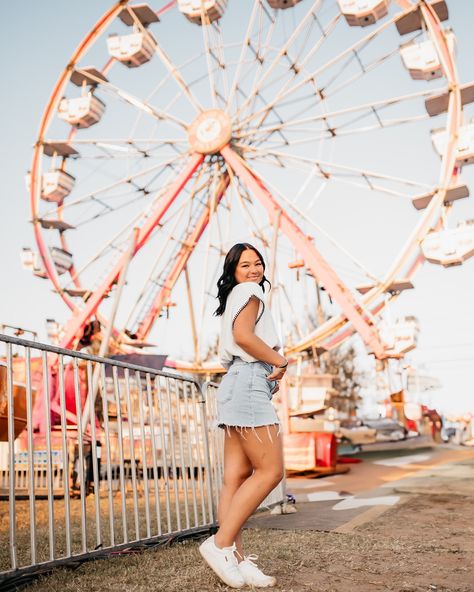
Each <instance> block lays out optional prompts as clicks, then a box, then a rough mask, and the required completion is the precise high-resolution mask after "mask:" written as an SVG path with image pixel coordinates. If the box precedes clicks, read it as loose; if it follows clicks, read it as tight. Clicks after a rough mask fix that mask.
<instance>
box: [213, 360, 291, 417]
mask: <svg viewBox="0 0 474 592" xmlns="http://www.w3.org/2000/svg"><path fill="white" fill-rule="evenodd" d="M272 370H273V366H271V365H270V364H267V363H266V362H260V361H257V362H245V361H244V360H242V359H240V358H234V359H233V361H232V364H231V365H230V366H229V369H228V371H227V374H225V375H224V377H223V378H222V381H221V383H220V385H219V388H218V389H217V425H218V426H219V427H221V428H225V427H242V428H256V427H260V426H266V425H274V424H278V425H279V424H280V420H279V419H278V415H277V413H276V410H275V408H274V406H273V404H272V396H273V395H272V390H273V389H274V388H275V386H276V384H277V382H276V380H268V379H267V375H268V374H270V373H271V372H272Z"/></svg>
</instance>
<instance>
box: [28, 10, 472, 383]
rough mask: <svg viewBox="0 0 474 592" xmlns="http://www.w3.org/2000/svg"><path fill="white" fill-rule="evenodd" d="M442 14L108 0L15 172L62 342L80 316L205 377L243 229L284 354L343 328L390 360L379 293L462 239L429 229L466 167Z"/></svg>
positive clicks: (445, 255) (37, 269)
mask: <svg viewBox="0 0 474 592" xmlns="http://www.w3.org/2000/svg"><path fill="white" fill-rule="evenodd" d="M447 19H448V9H447V5H446V3H445V2H444V1H441V0H433V1H432V2H425V1H421V2H411V1H409V0H398V1H397V2H395V1H393V2H390V0H338V1H332V0H315V1H314V0H301V1H300V0H256V1H251V0H241V1H239V2H236V1H233V2H227V1H225V0H214V1H213V0H178V1H177V2H176V1H175V2H168V3H163V2H156V3H150V4H131V3H128V2H124V1H121V2H117V3H116V4H114V5H113V6H112V7H111V8H110V9H109V10H108V11H107V12H106V13H105V14H104V15H103V16H102V18H101V19H100V20H99V21H98V22H97V23H96V24H95V25H94V26H93V27H91V30H90V32H89V33H88V34H87V35H86V36H85V38H84V39H83V40H82V41H81V43H80V44H79V46H78V48H77V50H76V51H75V53H74V55H73V56H72V57H71V58H70V60H69V61H68V64H67V66H66V68H65V69H64V71H63V72H62V73H61V74H60V77H59V80H58V82H57V84H56V86H55V87H54V89H53V92H52V94H51V97H50V99H49V101H48V104H47V106H46V109H45V112H44V115H43V118H42V120H41V123H40V129H39V133H38V138H37V142H36V144H35V149H34V154H33V161H32V165H31V171H30V175H29V181H30V202H31V213H32V220H33V227H34V236H35V240H36V244H37V249H38V251H37V252H35V251H33V250H31V249H25V250H24V252H23V262H24V265H25V266H26V267H28V268H30V269H31V270H32V271H33V273H35V275H37V276H39V277H42V278H44V280H45V281H49V282H51V283H52V285H53V287H54V290H55V291H56V292H57V294H58V295H59V296H60V297H61V298H62V299H63V301H64V302H65V304H66V305H67V307H68V308H69V309H70V318H69V321H68V322H67V324H66V325H65V327H64V332H63V334H62V337H61V342H60V344H61V345H62V346H64V347H73V348H74V347H77V343H78V339H79V338H80V337H81V335H82V333H83V331H84V327H85V325H86V324H87V323H89V322H90V321H91V320H92V319H93V318H98V319H99V320H100V322H101V323H102V325H103V326H108V324H110V325H112V324H113V332H112V333H113V338H114V340H115V342H116V343H117V344H118V346H119V347H120V348H122V349H123V351H131V350H134V349H136V348H138V347H144V346H147V345H149V344H153V345H155V346H156V347H157V348H158V349H159V350H160V351H162V352H166V353H167V354H168V361H167V365H168V366H170V367H175V368H178V369H181V370H193V371H194V372H210V371H218V370H219V368H220V366H219V364H218V362H217V361H216V360H215V359H209V356H208V355H206V354H207V352H209V351H210V349H211V348H212V345H213V343H214V340H215V339H216V336H217V334H218V326H219V325H218V323H219V321H218V319H216V318H215V317H213V316H212V313H213V311H214V310H215V308H216V307H217V301H216V281H217V278H218V276H219V273H220V270H221V269H222V263H223V257H224V256H225V253H226V252H227V250H228V249H229V248H230V246H232V244H234V243H235V242H243V241H248V242H251V243H253V244H255V246H256V247H257V248H259V249H260V250H261V251H262V252H263V253H264V257H265V261H266V264H267V269H266V275H267V277H268V278H269V279H270V281H271V283H272V286H273V287H272V290H271V292H270V297H269V304H270V305H271V307H272V311H273V313H274V316H275V319H276V320H277V324H278V329H279V331H280V336H281V340H282V343H284V344H285V347H286V353H287V354H288V355H292V354H296V353H298V352H309V351H324V350H328V349H331V348H334V347H336V346H338V345H339V344H340V343H342V342H343V341H344V340H345V339H347V338H348V337H349V336H350V335H352V334H353V333H354V332H355V331H357V332H359V334H360V335H361V337H362V339H363V340H364V341H365V343H366V344H367V347H368V349H369V351H371V352H373V353H374V354H375V355H376V357H378V358H380V359H383V358H386V357H389V356H396V355H399V354H400V353H401V352H402V351H403V350H402V349H400V347H399V346H398V345H397V340H396V339H395V340H393V341H392V343H387V340H386V339H384V338H383V336H382V335H381V333H380V331H379V329H378V319H379V316H380V314H381V313H382V311H383V310H384V308H385V307H386V306H387V304H388V303H389V302H391V301H392V300H393V299H394V298H397V297H398V296H399V295H400V294H401V293H402V292H403V291H404V290H406V289H410V288H413V286H414V284H413V281H412V280H413V276H414V274H415V272H416V270H417V268H418V267H419V266H420V265H421V264H422V263H423V262H424V261H425V260H427V259H428V260H429V261H431V262H434V263H442V264H444V265H450V264H453V263H460V262H462V261H463V260H465V259H466V258H467V257H468V256H470V255H471V254H472V252H474V246H473V245H474V243H473V227H472V225H470V224H467V223H466V224H464V225H461V226H460V228H454V229H453V228H448V227H447V215H448V214H449V212H450V210H451V209H452V207H453V203H454V201H455V200H457V199H460V198H464V197H467V196H468V194H469V192H468V190H467V188H466V186H465V185H463V183H462V181H461V178H460V172H461V169H462V167H463V166H464V165H465V164H469V163H471V162H473V161H474V126H473V125H471V124H469V123H466V122H465V121H464V119H463V117H464V116H463V105H467V104H468V103H470V102H472V101H473V100H474V90H473V89H474V87H473V85H464V86H460V84H459V81H458V77H457V72H456V64H455V37H454V33H453V32H452V31H451V30H450V29H449V28H448V27H447V26H445V24H444V21H446V20H447ZM433 148H434V150H433ZM448 235H449V236H448ZM447 240H448V242H449V245H450V246H449V248H448V247H446V241H447ZM453 245H454V246H453ZM119 286H120V291H119ZM122 288H123V289H122ZM111 319H112V322H111V321H110V320H111Z"/></svg>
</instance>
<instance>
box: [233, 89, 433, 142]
mask: <svg viewBox="0 0 474 592" xmlns="http://www.w3.org/2000/svg"><path fill="white" fill-rule="evenodd" d="M436 92H437V91H434V90H432V89H430V90H423V91H419V92H416V93H411V94H407V95H400V96H396V97H388V98H386V99H380V100H377V101H369V102H366V103H362V104H360V105H353V106H351V107H346V108H345V109H337V110H336V111H327V112H325V113H319V114H317V115H312V116H311V117H304V118H302V119H296V118H288V119H285V121H282V122H281V123H278V124H273V125H268V126H263V127H259V126H255V127H254V128H252V129H247V130H245V131H242V132H239V131H237V132H236V133H235V134H234V136H235V137H236V138H239V139H242V138H249V137H253V138H255V137H257V138H258V136H259V135H265V136H266V138H268V137H270V135H271V134H272V133H274V132H275V131H279V130H283V129H285V130H288V129H289V128H293V127H303V130H304V131H305V132H307V131H308V124H310V123H317V122H326V121H328V120H329V119H334V118H337V117H341V116H344V115H348V114H350V113H357V112H358V111H368V113H367V115H373V113H374V110H377V111H378V110H382V109H384V108H387V107H391V106H392V105H398V104H400V103H403V102H407V101H412V100H414V99H419V98H422V97H427V96H430V95H432V94H433V93H436ZM438 92H439V89H438ZM344 125H347V124H342V126H341V127H343V126H344ZM336 129H340V128H336ZM269 134H270V135H269ZM266 138H265V139H266Z"/></svg>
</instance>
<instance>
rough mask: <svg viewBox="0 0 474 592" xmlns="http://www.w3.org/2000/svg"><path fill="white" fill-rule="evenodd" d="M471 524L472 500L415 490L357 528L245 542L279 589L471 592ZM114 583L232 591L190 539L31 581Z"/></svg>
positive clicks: (179, 591)
mask: <svg viewBox="0 0 474 592" xmlns="http://www.w3.org/2000/svg"><path fill="white" fill-rule="evenodd" d="M315 507H316V506H315ZM473 524H474V508H473V504H472V498H471V499H470V498H466V497H462V496H450V497H449V498H447V497H445V498H443V497H442V496H424V497H423V498H421V497H419V496H416V497H413V498H410V499H409V500H408V502H407V503H405V504H402V505H400V506H397V507H394V508H392V509H390V510H388V511H387V512H385V513H384V514H383V515H382V516H380V517H379V518H378V519H377V520H375V521H374V522H372V523H368V524H366V525H365V526H363V527H360V528H359V529H357V530H356V531H353V532H351V533H345V534H338V533H334V532H316V531H310V530H308V531H291V530H290V531H281V530H257V529H254V530H248V531H246V533H245V542H246V547H247V549H249V551H251V552H252V553H256V554H258V555H259V556H260V560H261V565H262V566H263V567H264V569H266V570H267V571H268V572H269V573H272V574H274V575H276V576H277V578H278V584H277V586H276V587H275V588H273V590H275V592H302V591H309V592H377V591H387V590H388V591H393V592H428V591H432V590H434V591H436V592H472V589H473V588H472V582H473V581H474V579H473V572H472V567H470V565H472V564H470V563H469V561H468V560H469V557H472V553H473V552H474V528H473ZM259 563H260V561H259ZM430 586H431V588H430ZM109 589H113V590H120V591H126V592H149V591H150V590H153V592H160V591H165V590H166V592H183V591H186V592H210V591H224V590H228V588H227V587H226V586H224V585H223V584H221V583H220V582H219V581H218V579H217V578H216V577H215V576H214V574H213V573H212V572H211V571H210V569H209V568H208V567H207V566H206V565H205V564H204V563H203V561H202V559H201V557H200V555H199V552H198V544H197V542H196V541H191V540H189V541H185V542H183V543H178V544H175V545H173V546H170V547H161V548H158V549H156V550H148V551H144V552H142V553H140V554H133V555H122V556H119V557H113V558H109V559H105V560H100V561H94V562H90V563H87V564H83V565H81V566H80V567H78V568H77V569H75V570H71V569H65V568H61V569H57V570H55V571H54V573H53V574H52V575H51V576H47V577H43V578H41V579H40V580H38V581H36V582H35V583H34V584H32V585H31V586H29V587H28V590H29V591H31V592H69V591H70V592H72V591H74V592H86V591H87V592H99V591H101V592H102V591H103V590H109Z"/></svg>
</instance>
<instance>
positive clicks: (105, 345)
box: [82, 228, 140, 446]
mask: <svg viewBox="0 0 474 592" xmlns="http://www.w3.org/2000/svg"><path fill="white" fill-rule="evenodd" d="M139 231H140V229H139V228H134V229H133V233H132V239H131V241H130V246H129V248H128V251H127V257H126V259H125V261H124V265H123V267H122V271H121V273H120V277H119V281H118V284H117V290H116V292H115V298H114V304H113V307H112V312H111V313H110V317H109V321H108V323H107V326H106V328H105V333H104V335H103V337H102V343H101V344H100V349H99V357H100V358H103V357H105V356H106V355H107V352H108V349H109V341H110V337H111V335H112V329H113V326H114V322H115V316H116V314H117V309H118V306H119V304H120V297H121V295H122V290H123V287H124V285H125V279H126V277H127V271H128V266H129V264H130V261H131V260H132V258H133V255H134V253H135V246H136V244H137V239H138V233H139ZM99 378H100V366H96V367H95V368H94V376H93V379H92V391H89V392H88V393H87V399H86V402H85V404H84V414H83V416H82V432H83V433H85V430H86V428H87V424H88V422H89V411H90V409H91V408H92V409H94V408H95V406H94V405H95V398H96V395H97V390H98V388H99ZM90 398H92V403H91V402H89V399H90ZM94 446H95V442H94Z"/></svg>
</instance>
